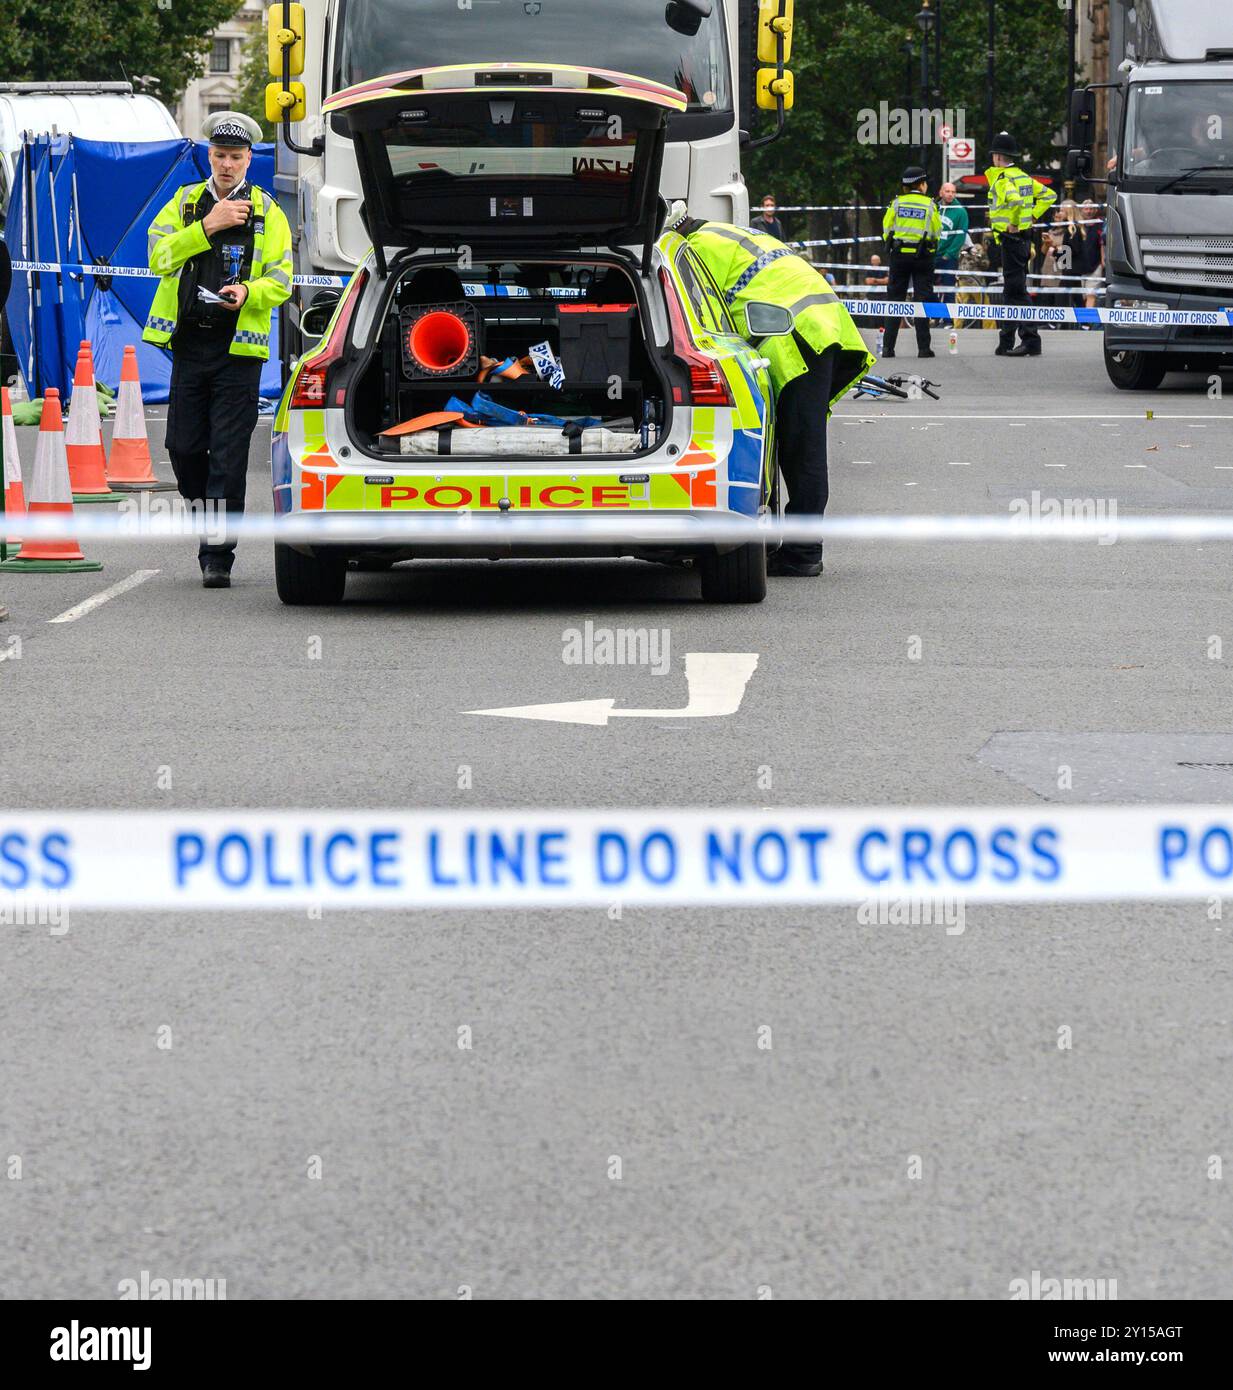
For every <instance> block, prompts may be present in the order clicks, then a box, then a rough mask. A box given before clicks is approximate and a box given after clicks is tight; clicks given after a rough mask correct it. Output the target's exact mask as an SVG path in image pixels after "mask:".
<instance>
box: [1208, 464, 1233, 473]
mask: <svg viewBox="0 0 1233 1390" xmlns="http://www.w3.org/2000/svg"><path fill="white" fill-rule="evenodd" d="M1212 467H1213V468H1214V469H1215V470H1216V472H1217V473H1229V472H1233V463H1213V464H1212Z"/></svg>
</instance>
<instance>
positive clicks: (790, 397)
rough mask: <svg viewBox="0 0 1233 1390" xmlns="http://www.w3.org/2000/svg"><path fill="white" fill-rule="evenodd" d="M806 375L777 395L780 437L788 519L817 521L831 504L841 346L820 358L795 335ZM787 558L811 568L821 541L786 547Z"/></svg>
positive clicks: (780, 466) (796, 379)
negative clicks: (829, 453)
mask: <svg viewBox="0 0 1233 1390" xmlns="http://www.w3.org/2000/svg"><path fill="white" fill-rule="evenodd" d="M793 337H794V338H795V340H796V346H797V347H798V348H799V349H800V354H801V356H802V357H803V358H804V359H805V366H806V367H807V368H808V370H807V371H806V372H805V375H804V376H798V377H794V378H793V379H792V380H791V381H790V382H788V384H787V385H786V386H785V387H784V388H783V390H782V391H781V392H780V393H779V403H778V407H777V415H776V424H775V428H776V437H777V439H778V448H779V471H780V472H781V473H782V474H783V478H784V482H785V483H787V485H788V505H787V507H786V508H785V509H784V510H785V511H786V512H787V514H788V515H789V516H818V517H820V516H821V515H822V514H823V513H824V512H825V511H826V504H827V502H828V501H830V495H831V486H830V475H829V473H828V471H827V462H826V424H827V416H828V414H829V412H830V408H831V396H832V395H833V391H832V389H831V383H832V381H833V380H834V375H835V362H836V360H837V359H838V357H839V346H838V344H834V345H832V346H831V347H828V348H827V349H826V350H825V351H824V352H822V353H817V352H815V351H814V350H813V348H811V347H810V346H809V344H808V343H807V342H806V341H805V339H804V338H802V337H801V335H800V334H799V333H795V334H793ZM781 553H782V554H783V556H784V558H785V559H790V560H799V561H800V562H801V563H803V564H812V563H813V562H814V561H816V560H820V559H821V558H822V543H821V541H817V542H814V543H812V544H797V545H785V546H784V547H783V550H782V552H781Z"/></svg>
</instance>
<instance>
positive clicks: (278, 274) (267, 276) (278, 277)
mask: <svg viewBox="0 0 1233 1390" xmlns="http://www.w3.org/2000/svg"><path fill="white" fill-rule="evenodd" d="M254 279H263V280H273V281H274V283H275V284H276V285H281V286H282V287H283V289H285V290H289V289H290V288H291V276H290V275H288V274H287V272H286V271H285V270H279V268H278V267H277V266H270V267H268V268H267V269H265V270H263V271H262V272H261V275H260V276H254Z"/></svg>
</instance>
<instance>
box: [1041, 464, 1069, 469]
mask: <svg viewBox="0 0 1233 1390" xmlns="http://www.w3.org/2000/svg"><path fill="white" fill-rule="evenodd" d="M1045 467H1046V468H1065V467H1066V465H1065V464H1064V463H1046V464H1045Z"/></svg>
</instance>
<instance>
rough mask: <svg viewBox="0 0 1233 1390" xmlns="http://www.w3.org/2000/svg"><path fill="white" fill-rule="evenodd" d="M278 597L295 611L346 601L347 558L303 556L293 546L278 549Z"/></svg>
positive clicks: (275, 555) (339, 556)
mask: <svg viewBox="0 0 1233 1390" xmlns="http://www.w3.org/2000/svg"><path fill="white" fill-rule="evenodd" d="M274 582H275V584H276V585H277V588H278V597H279V598H280V599H282V601H283V602H284V603H285V604H287V605H288V606H290V607H292V608H305V607H316V608H323V607H328V606H330V605H332V604H335V603H341V602H342V601H343V594H344V593H345V592H346V589H347V559H346V556H344V555H301V554H300V552H299V551H298V550H292V548H291V547H290V546H289V545H278V544H275V546H274Z"/></svg>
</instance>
